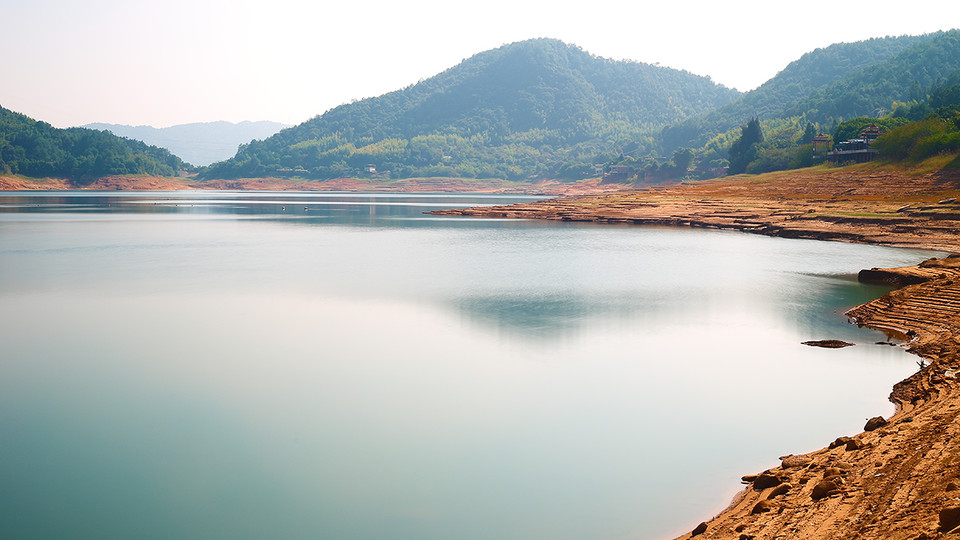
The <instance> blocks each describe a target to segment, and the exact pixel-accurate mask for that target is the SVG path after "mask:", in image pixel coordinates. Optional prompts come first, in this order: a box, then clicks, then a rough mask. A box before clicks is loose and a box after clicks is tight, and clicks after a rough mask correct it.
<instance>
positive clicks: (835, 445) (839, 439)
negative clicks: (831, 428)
mask: <svg viewBox="0 0 960 540" xmlns="http://www.w3.org/2000/svg"><path fill="white" fill-rule="evenodd" d="M852 440H853V439H851V438H850V437H837V440H835V441H833V442H832V443H830V447H829V448H830V449H831V450H833V449H834V448H839V447H841V446H845V445H846V444H847V443H848V442H850V441H852Z"/></svg>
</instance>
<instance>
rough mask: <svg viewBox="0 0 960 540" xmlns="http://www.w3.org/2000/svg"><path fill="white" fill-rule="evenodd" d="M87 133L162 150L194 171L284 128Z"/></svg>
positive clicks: (119, 128)
mask: <svg viewBox="0 0 960 540" xmlns="http://www.w3.org/2000/svg"><path fill="white" fill-rule="evenodd" d="M83 127H85V128H89V129H100V130H107V131H109V132H111V133H113V134H114V135H117V136H120V137H127V138H130V139H136V140H138V141H143V142H145V143H147V144H149V145H152V146H159V147H161V148H166V149H167V150H170V151H171V152H172V153H174V154H176V155H177V156H179V157H180V158H181V159H183V160H184V161H186V162H187V163H190V164H191V165H196V166H198V167H202V166H206V165H209V164H211V163H214V162H216V161H223V160H225V159H229V158H231V157H233V156H234V154H236V152H237V147H239V146H240V145H241V144H245V143H248V142H250V141H252V140H254V139H265V138H267V137H269V136H271V135H273V134H275V133H276V132H278V131H280V130H281V129H283V128H285V127H290V126H288V125H286V124H280V123H278V122H266V121H262V122H249V121H247V122H239V123H232V122H223V121H221V122H198V123H191V124H180V125H177V126H170V127H165V128H155V127H152V126H127V125H120V124H101V123H94V124H86V125H84V126H83Z"/></svg>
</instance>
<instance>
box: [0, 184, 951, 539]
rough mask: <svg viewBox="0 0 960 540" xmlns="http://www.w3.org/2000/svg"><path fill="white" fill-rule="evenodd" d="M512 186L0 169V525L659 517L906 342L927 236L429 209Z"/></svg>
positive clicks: (642, 526)
mask: <svg viewBox="0 0 960 540" xmlns="http://www.w3.org/2000/svg"><path fill="white" fill-rule="evenodd" d="M529 200H531V198H524V197H513V196H492V195H431V194H419V195H403V194H377V195H373V194H346V193H240V192H175V193H169V192H164V193H115V194H114V193H88V192H65V193H6V194H0V344H2V352H0V441H2V442H0V449H2V458H3V459H2V460H0V481H2V484H3V489H2V490H0V507H2V508H3V517H2V518H0V537H4V538H67V537H69V538H328V539H385V538H389V539H411V540H412V539H451V538H456V539H490V538H498V539H543V538H551V539H591V540H595V539H621V538H633V539H636V538H640V539H644V538H662V537H668V536H670V535H673V534H680V533H682V532H686V531H689V530H690V529H692V528H693V526H695V525H696V524H697V523H699V522H700V521H702V520H704V519H707V518H708V517H709V516H710V515H712V514H713V513H715V512H717V511H719V510H720V509H721V508H722V507H723V506H725V505H726V503H727V502H728V501H729V498H730V497H731V496H732V495H733V494H734V493H735V492H736V491H737V490H738V489H739V487H740V485H739V477H740V476H741V475H744V474H748V473H754V472H758V471H760V470H762V469H764V468H767V467H771V466H775V465H777V464H779V461H778V459H777V457H778V456H781V455H784V454H788V453H801V452H805V451H810V450H814V449H817V448H820V447H823V446H825V445H826V444H827V443H829V442H830V441H832V440H833V439H834V438H836V437H837V436H840V435H852V434H854V433H857V432H859V431H860V430H861V428H862V426H863V423H864V419H865V418H866V417H870V416H876V415H884V416H886V415H889V414H890V413H891V412H892V410H893V406H892V405H891V404H890V403H889V402H888V401H887V400H886V396H887V395H888V394H889V392H890V389H891V386H892V385H893V383H894V382H896V381H898V380H900V379H902V378H904V377H906V376H907V375H909V374H910V373H912V372H914V371H916V369H917V365H916V363H915V362H916V358H915V357H913V356H911V355H908V354H906V353H905V352H904V351H903V350H902V349H900V348H897V347H890V346H882V345H878V344H876V342H878V341H879V342H883V341H884V340H886V338H885V336H884V335H883V334H880V333H878V332H874V331H870V330H866V329H860V328H857V327H856V326H854V325H851V324H849V323H848V322H847V320H846V318H845V317H844V316H843V312H844V311H845V310H846V309H848V308H850V307H853V306H855V305H857V304H859V303H862V302H864V301H868V300H870V299H872V298H875V297H877V296H879V295H881V294H883V292H884V291H885V290H886V289H884V288H882V287H876V286H865V285H861V284H859V283H857V281H856V277H855V276H856V272H857V271H858V270H860V269H861V268H869V267H873V266H881V267H882V266H901V265H907V264H916V263H917V262H919V261H921V260H923V259H924V258H926V257H929V256H931V255H932V254H931V253H928V252H921V251H915V250H902V249H892V248H883V247H877V246H863V245H851V244H840V243H827V242H816V241H809V240H788V239H779V238H768V237H763V236H754V235H748V234H742V233H735V232H723V231H705V230H690V229H670V228H647V227H629V226H598V225H591V224H571V223H555V222H535V221H517V220H482V219H467V218H449V217H436V216H429V215H425V214H424V213H423V212H425V211H429V210H432V209H439V208H451V207H462V206H476V205H482V204H503V203H507V202H514V201H517V202H520V201H529ZM816 339H844V340H846V341H851V342H855V343H857V346H855V347H848V348H845V349H839V350H827V349H819V348H812V347H806V346H803V345H801V344H800V342H801V341H806V340H816Z"/></svg>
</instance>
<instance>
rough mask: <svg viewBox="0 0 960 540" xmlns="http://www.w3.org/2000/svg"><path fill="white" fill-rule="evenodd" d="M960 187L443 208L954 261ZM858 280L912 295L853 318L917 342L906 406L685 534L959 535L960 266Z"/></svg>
mask: <svg viewBox="0 0 960 540" xmlns="http://www.w3.org/2000/svg"><path fill="white" fill-rule="evenodd" d="M958 180H960V178H958V177H957V175H944V174H942V172H938V173H933V174H928V175H918V176H915V177H905V176H903V175H898V174H892V173H885V172H883V171H876V170H872V169H870V168H861V169H859V170H857V171H854V172H853V173H851V172H849V171H843V172H842V173H837V172H836V171H820V172H818V171H808V172H806V173H801V174H797V175H793V176H792V177H784V178H776V179H773V180H768V181H762V180H761V181H758V180H757V179H750V178H748V179H740V180H725V181H718V182H704V183H698V184H693V185H682V186H672V187H665V188H658V189H650V190H645V191H639V192H634V193H621V194H615V195H604V196H578V197H564V198H559V199H553V200H549V201H542V202H537V203H529V204H519V205H511V206H501V207H487V208H473V209H463V210H448V211H439V212H435V213H436V214H442V215H466V216H483V217H495V218H518V219H551V220H560V221H574V222H597V223H626V224H640V225H670V226H688V227H706V228H718V229H732V230H740V231H744V232H749V233H754V234H765V235H769V236H781V237H789V238H811V239H818V240H832V241H846V242H855V243H866V244H881V245H889V246H897V247H912V248H922V249H929V250H936V251H945V252H950V253H955V252H957V251H958V250H960V204H958V203H957V201H956V199H957V198H958V195H960V181H958ZM860 278H861V279H862V280H874V281H876V280H881V281H887V282H889V283H892V284H894V285H897V286H900V288H898V289H896V290H894V291H893V292H891V293H889V294H887V295H884V296H883V297H881V298H879V299H877V300H874V301H872V302H869V303H867V304H864V305H862V306H859V307H857V308H854V309H853V310H851V311H849V312H848V315H849V316H850V317H852V318H853V319H854V320H855V321H856V322H857V323H858V324H861V325H864V326H869V327H872V328H877V329H881V330H887V331H895V332H899V333H901V334H904V335H907V336H909V337H910V338H911V341H910V342H909V344H908V346H907V348H908V350H909V351H910V352H912V353H914V354H917V355H919V356H920V358H922V360H923V361H922V365H923V367H922V368H921V369H919V371H918V372H917V373H916V374H914V375H912V376H910V377H908V378H907V379H905V380H903V381H901V382H899V383H897V384H896V385H895V386H894V388H893V391H892V392H891V394H890V401H891V402H893V403H894V404H895V405H896V412H895V413H894V414H893V415H892V416H891V417H890V418H886V419H883V418H875V419H872V421H871V422H868V424H867V425H865V426H864V428H865V429H864V431H863V432H862V433H859V434H856V435H852V436H839V437H838V438H837V439H836V440H835V441H833V442H832V443H830V444H829V445H828V446H826V447H824V448H822V449H821V450H817V451H814V452H810V453H807V454H803V455H789V456H783V457H782V458H781V465H780V466H779V467H775V468H773V469H768V470H766V471H761V472H759V473H756V474H751V475H747V476H745V477H744V478H743V482H744V483H745V484H747V486H746V487H745V488H744V489H743V490H742V491H741V492H740V493H738V494H737V495H736V496H735V498H734V499H733V501H732V502H731V503H730V505H729V506H728V507H727V508H726V509H725V510H723V511H722V512H720V513H719V514H718V515H716V516H714V517H712V518H710V519H709V520H707V521H704V522H703V523H701V525H700V526H698V527H697V528H696V529H694V530H693V531H692V532H691V533H688V534H686V535H683V536H681V537H680V538H691V537H698V538H723V539H727V538H732V539H737V540H751V539H774V538H784V539H786V538H790V539H811V540H812V539H840V538H843V539H846V538H850V539H853V538H865V539H903V540H924V539H926V540H930V539H933V538H960V532H950V531H952V530H953V529H954V528H957V527H960V385H958V382H957V377H958V375H960V258H957V257H951V258H945V259H939V260H936V259H934V260H929V261H925V262H924V263H921V264H920V265H918V266H916V267H908V268H902V269H885V270H883V269H868V270H866V271H865V272H862V273H861V276H860ZM761 427H762V426H761ZM838 435H840V434H838ZM955 438H956V440H957V441H958V442H957V443H955V442H954V439H955Z"/></svg>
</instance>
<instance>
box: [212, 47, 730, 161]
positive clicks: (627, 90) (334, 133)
mask: <svg viewBox="0 0 960 540" xmlns="http://www.w3.org/2000/svg"><path fill="white" fill-rule="evenodd" d="M738 96H739V92H737V91H735V90H731V89H728V88H725V87H723V86H720V85H718V84H715V83H713V82H712V81H711V80H710V79H709V78H707V77H701V76H697V75H693V74H690V73H688V72H685V71H678V70H674V69H669V68H664V67H656V66H652V65H648V64H642V63H637V62H628V61H613V60H608V59H604V58H600V57H597V56H594V55H591V54H589V53H587V52H585V51H583V50H581V49H580V48H578V47H575V46H572V45H567V44H565V43H563V42H561V41H557V40H552V39H536V40H529V41H523V42H518V43H513V44H510V45H505V46H502V47H500V48H497V49H493V50H490V51H486V52H483V53H480V54H477V55H475V56H473V57H471V58H469V59H467V60H464V61H463V62H462V63H460V64H459V65H457V66H455V67H453V68H450V69H448V70H446V71H444V72H443V73H440V74H439V75H436V76H434V77H432V78H430V79H428V80H425V81H422V82H420V83H418V84H416V85H413V86H409V87H407V88H404V89H402V90H397V91H395V92H391V93H389V94H385V95H383V96H379V97H375V98H370V99H365V100H362V101H358V102H354V103H350V104H346V105H341V106H340V107H337V108H334V109H332V110H330V111H328V112H326V113H325V114H323V115H321V116H318V117H315V118H313V119H311V120H309V121H307V122H305V123H303V124H300V125H298V126H295V127H292V128H289V129H285V130H283V131H281V132H279V133H277V134H276V135H274V136H272V137H270V138H268V139H266V140H263V141H254V142H252V143H250V144H249V145H246V146H243V147H241V148H240V150H239V151H238V152H237V154H236V156H234V157H233V158H232V159H229V160H227V161H224V162H222V163H216V164H214V165H212V166H210V167H208V168H207V169H206V170H205V171H204V172H202V173H201V174H202V177H205V178H232V177H241V176H263V175H276V176H287V175H295V176H306V177H312V178H334V177H338V176H357V175H359V174H361V172H362V171H363V170H373V169H376V170H377V171H384V170H390V171H391V176H393V177H409V176H427V175H435V176H467V177H499V178H509V179H519V178H528V177H536V176H556V175H557V174H559V173H561V172H562V171H561V168H562V167H563V166H564V165H565V164H566V165H568V166H569V165H570V164H571V163H575V164H577V166H578V167H589V168H590V170H591V172H592V163H597V162H603V161H606V160H609V159H610V158H611V157H615V156H617V155H618V154H619V153H621V152H623V151H625V149H624V147H630V146H632V147H636V146H637V144H638V141H644V140H652V136H653V134H654V133H655V132H656V131H657V130H659V129H660V128H661V127H662V126H664V125H666V124H669V123H674V122H678V121H680V120H682V119H684V118H686V117H689V116H691V115H695V114H699V113H703V112H706V111H709V110H712V109H715V108H716V107H719V106H721V105H724V104H726V103H729V102H730V101H732V100H734V99H735V98H737V97H738Z"/></svg>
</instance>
